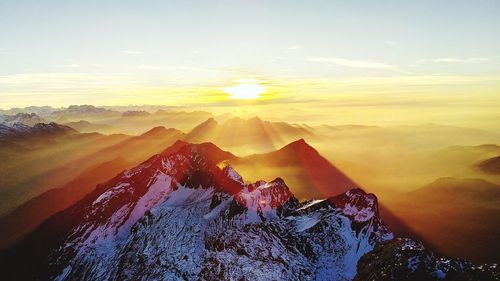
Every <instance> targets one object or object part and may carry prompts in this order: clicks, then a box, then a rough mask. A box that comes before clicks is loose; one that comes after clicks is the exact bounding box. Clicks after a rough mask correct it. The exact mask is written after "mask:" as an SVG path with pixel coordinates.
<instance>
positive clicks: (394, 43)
mask: <svg viewBox="0 0 500 281" xmlns="http://www.w3.org/2000/svg"><path fill="white" fill-rule="evenodd" d="M384 44H386V45H390V46H394V45H396V42H394V41H391V40H384Z"/></svg>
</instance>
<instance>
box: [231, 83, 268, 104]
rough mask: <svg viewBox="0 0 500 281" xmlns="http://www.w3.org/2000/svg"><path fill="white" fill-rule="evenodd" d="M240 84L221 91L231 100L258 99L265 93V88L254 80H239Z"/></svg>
mask: <svg viewBox="0 0 500 281" xmlns="http://www.w3.org/2000/svg"><path fill="white" fill-rule="evenodd" d="M239 82H240V84H238V85H236V86H232V87H227V88H223V89H222V91H223V92H224V93H226V94H228V95H229V98H231V99H240V100H252V99H258V98H260V97H261V95H262V94H263V93H265V92H266V87H264V86H262V85H260V84H259V83H258V82H256V81H255V80H239Z"/></svg>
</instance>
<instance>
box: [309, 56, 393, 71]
mask: <svg viewBox="0 0 500 281" xmlns="http://www.w3.org/2000/svg"><path fill="white" fill-rule="evenodd" d="M307 61H311V62H321V63H330V64H337V65H341V66H346V67H352V68H368V69H385V70H392V71H401V70H400V69H399V67H397V66H396V65H390V64H386V63H382V62H376V61H369V60H352V59H343V58H332V57H329V58H325V57H310V58H307Z"/></svg>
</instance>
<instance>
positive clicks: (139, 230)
mask: <svg viewBox="0 0 500 281" xmlns="http://www.w3.org/2000/svg"><path fill="white" fill-rule="evenodd" d="M234 157H235V156H234V155H232V154H231V153H229V152H226V151H222V150H220V149H219V148H218V147H216V146H215V145H213V144H211V143H203V144H197V145H193V144H189V143H186V142H182V141H178V142H176V143H175V144H174V145H173V146H171V147H169V148H168V149H166V150H164V151H163V152H162V153H160V154H157V155H154V156H152V157H151V158H150V159H148V160H147V161H145V162H144V163H142V164H140V165H138V166H136V167H135V168H132V169H130V170H126V171H123V172H122V173H120V174H118V175H117V176H116V177H115V178H113V179H111V180H110V181H108V182H106V183H103V184H101V185H98V187H97V188H96V190H95V191H93V192H92V193H90V194H89V195H87V196H86V197H85V198H84V199H82V200H81V201H79V202H78V203H76V204H75V205H73V206H72V207H70V208H68V209H66V210H64V211H63V212H60V213H58V214H56V215H54V216H53V217H51V218H50V219H49V220H48V221H46V222H45V223H44V224H42V225H41V226H40V227H39V228H38V229H37V230H36V231H34V232H33V233H31V234H30V235H29V236H28V237H27V238H26V239H25V240H24V241H23V242H22V243H20V244H19V245H17V246H16V247H14V248H12V249H11V250H10V251H9V252H6V253H4V254H3V255H2V260H0V264H2V265H5V267H4V268H2V272H0V273H1V274H2V276H5V279H6V280H25V279H26V280H352V279H353V278H357V280H401V279H403V280H404V279H406V280H428V279H430V280H433V279H440V278H452V277H454V276H458V277H460V278H462V277H463V276H465V277H467V278H468V279H467V278H465V277H464V278H463V279H457V280H481V278H483V277H484V278H485V280H488V279H486V278H490V277H492V278H493V277H498V275H491V274H494V268H493V266H490V267H489V268H486V267H484V268H483V267H474V266H473V265H471V264H470V263H467V262H463V261H457V260H450V259H437V258H435V257H434V255H433V254H432V253H430V252H429V251H427V250H425V248H424V247H423V246H422V245H421V244H420V243H419V242H415V241H412V240H405V239H396V240H392V239H393V234H392V233H391V232H390V231H389V230H388V229H387V227H386V226H385V225H384V223H383V222H382V220H381V219H380V217H379V210H378V204H377V198H376V197H375V195H373V194H367V193H365V192H364V191H363V190H361V189H352V190H349V191H347V192H345V193H342V194H339V195H337V196H334V197H330V198H326V199H323V200H309V201H305V202H299V201H298V200H297V199H296V197H295V196H294V195H293V194H292V193H291V191H290V190H289V188H288V187H287V185H286V184H285V182H284V181H283V180H282V179H280V178H276V179H275V180H273V181H271V182H265V181H257V182H255V183H245V182H244V180H243V178H242V177H241V176H240V175H239V174H238V173H237V171H236V170H234V169H233V168H232V167H230V166H225V167H224V168H223V169H221V168H219V164H220V163H221V162H222V161H225V160H228V159H232V158H234ZM391 240H392V241H391ZM377 245H378V246H377ZM373 249H375V250H373ZM372 250H373V251H372ZM360 259H361V262H360V263H359V264H358V261H359V260H360ZM476 277H477V278H479V279H474V278H476ZM471 278H472V279H471ZM450 280H455V279H450Z"/></svg>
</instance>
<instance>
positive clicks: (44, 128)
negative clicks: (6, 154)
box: [0, 122, 77, 139]
mask: <svg viewBox="0 0 500 281" xmlns="http://www.w3.org/2000/svg"><path fill="white" fill-rule="evenodd" d="M74 133H77V131H75V130H74V129H72V128H70V127H68V126H65V125H60V124H57V123H54V122H51V123H48V124H46V123H38V124H36V125H34V126H33V127H31V126H28V125H24V124H21V123H15V124H13V125H12V126H7V125H2V124H0V138H4V139H23V138H28V137H44V136H54V135H63V134H74Z"/></svg>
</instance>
